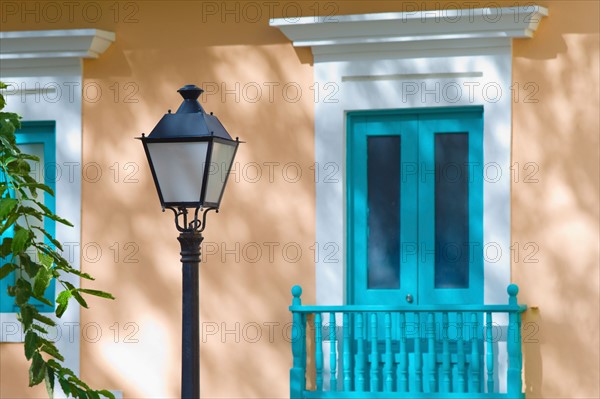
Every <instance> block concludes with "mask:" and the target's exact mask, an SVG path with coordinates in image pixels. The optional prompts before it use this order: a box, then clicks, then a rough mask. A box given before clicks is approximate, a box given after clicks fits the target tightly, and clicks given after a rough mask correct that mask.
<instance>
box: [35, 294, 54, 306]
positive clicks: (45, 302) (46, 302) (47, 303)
mask: <svg viewBox="0 0 600 399" xmlns="http://www.w3.org/2000/svg"><path fill="white" fill-rule="evenodd" d="M31 297H32V298H35V299H37V300H38V301H40V302H42V303H43V304H45V305H48V306H54V303H52V302H51V301H49V300H48V299H47V298H45V297H43V296H38V295H35V294H33V295H31Z"/></svg>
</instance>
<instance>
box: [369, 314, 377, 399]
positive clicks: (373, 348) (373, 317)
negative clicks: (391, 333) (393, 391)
mask: <svg viewBox="0 0 600 399" xmlns="http://www.w3.org/2000/svg"><path fill="white" fill-rule="evenodd" d="M370 359H371V372H370V377H371V378H370V379H369V384H370V385H369V386H370V391H371V392H377V391H378V389H379V352H378V350H377V313H371V356H370Z"/></svg>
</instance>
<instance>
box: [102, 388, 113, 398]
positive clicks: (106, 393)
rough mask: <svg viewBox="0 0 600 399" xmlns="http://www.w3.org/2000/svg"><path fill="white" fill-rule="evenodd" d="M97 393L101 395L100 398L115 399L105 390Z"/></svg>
mask: <svg viewBox="0 0 600 399" xmlns="http://www.w3.org/2000/svg"><path fill="white" fill-rule="evenodd" d="M98 393H99V394H100V395H102V396H105V397H107V398H109V399H115V395H113V393H112V392H110V391H107V390H106V389H102V390H100V391H98Z"/></svg>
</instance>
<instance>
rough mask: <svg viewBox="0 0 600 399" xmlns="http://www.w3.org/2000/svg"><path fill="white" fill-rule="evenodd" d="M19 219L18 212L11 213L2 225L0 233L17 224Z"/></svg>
mask: <svg viewBox="0 0 600 399" xmlns="http://www.w3.org/2000/svg"><path fill="white" fill-rule="evenodd" d="M18 219H19V215H17V214H16V213H13V214H11V215H9V216H8V219H6V221H5V222H4V224H3V225H2V227H0V234H2V233H4V232H5V231H6V230H8V229H9V228H10V227H11V226H12V225H13V224H15V222H16V221H17V220H18Z"/></svg>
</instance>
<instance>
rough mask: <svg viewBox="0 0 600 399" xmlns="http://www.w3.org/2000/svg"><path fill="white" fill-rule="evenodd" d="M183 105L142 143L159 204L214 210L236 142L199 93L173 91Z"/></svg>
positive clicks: (190, 88)
mask: <svg viewBox="0 0 600 399" xmlns="http://www.w3.org/2000/svg"><path fill="white" fill-rule="evenodd" d="M177 91H178V92H179V93H180V94H181V96H182V97H183V103H182V104H181V106H180V107H179V109H178V110H177V112H176V113H174V114H172V113H171V112H170V110H169V113H168V114H166V115H165V116H163V117H162V119H161V120H160V121H159V122H158V124H157V125H156V127H155V128H154V129H153V130H152V132H150V134H149V135H148V136H145V135H142V137H141V138H140V140H142V143H143V144H144V150H145V151H146V156H147V157H148V163H149V164H150V169H151V170H152V177H153V178H154V184H155V185H156V189H157V191H158V196H159V198H160V203H161V205H162V207H163V209H165V208H175V207H177V208H213V209H218V208H219V204H220V203H221V198H222V197H223V190H224V189H225V184H226V183H227V178H228V176H229V172H230V171H231V166H232V164H233V159H234V157H235V154H236V151H237V148H238V145H239V140H238V139H236V140H233V139H232V138H231V136H230V135H229V133H227V131H226V130H225V128H224V127H223V125H222V124H221V122H219V120H218V119H217V117H216V116H214V115H212V113H211V114H207V113H206V112H204V109H202V106H201V105H200V103H199V102H198V97H199V96H200V94H202V92H203V90H202V89H200V88H199V87H197V86H195V85H187V86H184V87H182V88H181V89H179V90H177Z"/></svg>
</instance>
